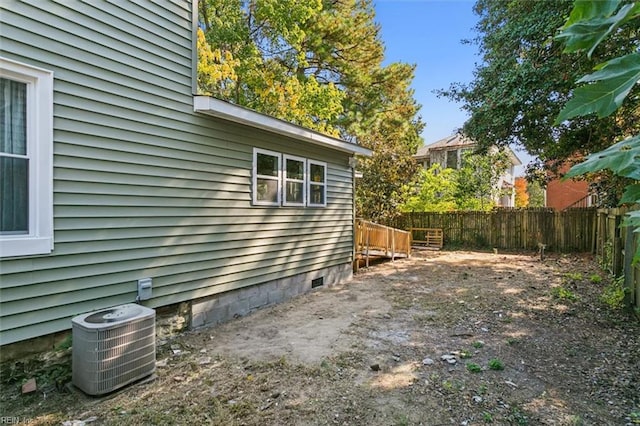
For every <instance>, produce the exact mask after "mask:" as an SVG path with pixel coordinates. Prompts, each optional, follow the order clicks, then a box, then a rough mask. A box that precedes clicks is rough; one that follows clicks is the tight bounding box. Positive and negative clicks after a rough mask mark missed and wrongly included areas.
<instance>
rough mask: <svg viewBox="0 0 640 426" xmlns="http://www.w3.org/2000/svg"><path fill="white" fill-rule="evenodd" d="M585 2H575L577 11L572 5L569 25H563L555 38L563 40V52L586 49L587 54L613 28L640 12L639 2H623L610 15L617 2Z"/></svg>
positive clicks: (588, 54) (590, 52)
mask: <svg viewBox="0 0 640 426" xmlns="http://www.w3.org/2000/svg"><path fill="white" fill-rule="evenodd" d="M584 3H585V2H580V3H579V4H576V7H577V8H578V11H577V12H576V13H575V16H574V12H575V11H576V9H575V7H574V11H572V13H571V16H570V18H569V21H568V22H567V24H569V22H572V24H571V25H568V26H567V25H565V27H563V30H562V32H561V33H560V34H558V35H557V36H556V38H558V39H561V40H564V42H565V49H564V52H577V51H581V50H586V51H587V56H588V57H591V54H592V53H593V51H594V50H595V48H596V47H597V46H598V44H600V42H601V41H602V40H603V39H604V38H605V37H606V36H607V35H609V34H610V33H611V32H612V31H613V30H615V29H616V28H618V27H619V26H620V25H622V24H624V23H625V22H627V21H629V20H631V19H634V18H636V17H638V15H639V14H640V3H639V4H636V3H630V4H625V5H624V6H622V7H621V8H620V10H619V11H618V13H616V14H615V15H613V16H610V14H611V13H613V11H615V7H614V6H616V7H617V4H618V3H619V2H615V1H611V0H609V1H603V2H590V3H594V4H592V5H588V6H587V5H586V4H584Z"/></svg>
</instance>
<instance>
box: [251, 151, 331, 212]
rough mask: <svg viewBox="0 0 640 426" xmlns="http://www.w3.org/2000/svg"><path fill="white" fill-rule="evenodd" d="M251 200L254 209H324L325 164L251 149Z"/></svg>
mask: <svg viewBox="0 0 640 426" xmlns="http://www.w3.org/2000/svg"><path fill="white" fill-rule="evenodd" d="M251 182H252V190H251V200H252V202H253V204H254V205H258V206H281V205H282V206H287V207H291V206H298V207H305V206H306V207H326V206H327V163H324V162H322V161H315V160H308V159H306V158H302V157H296V156H293V155H288V154H281V153H279V152H274V151H268V150H266V149H260V148H253V173H252V176H251Z"/></svg>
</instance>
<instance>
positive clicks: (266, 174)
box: [252, 148, 281, 206]
mask: <svg viewBox="0 0 640 426" xmlns="http://www.w3.org/2000/svg"><path fill="white" fill-rule="evenodd" d="M280 160H281V155H280V154H279V153H277V152H273V151H267V150H264V149H259V148H254V150H253V194H252V195H253V203H254V204H257V205H262V206H279V205H280V200H281V198H280V186H281V171H280Z"/></svg>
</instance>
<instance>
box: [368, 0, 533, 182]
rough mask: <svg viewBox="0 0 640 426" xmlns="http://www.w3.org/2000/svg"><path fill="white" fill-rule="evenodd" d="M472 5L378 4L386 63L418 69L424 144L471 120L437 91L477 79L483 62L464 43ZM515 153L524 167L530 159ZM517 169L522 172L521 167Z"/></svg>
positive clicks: (461, 0)
mask: <svg viewBox="0 0 640 426" xmlns="http://www.w3.org/2000/svg"><path fill="white" fill-rule="evenodd" d="M474 4H475V1H472V0H374V6H375V11H376V21H377V22H378V23H379V24H380V26H381V30H382V33H381V34H382V40H383V42H384V44H385V48H386V50H385V63H391V62H405V63H409V64H415V65H417V69H416V71H415V78H414V82H413V86H412V87H413V89H414V90H415V98H416V100H417V101H418V103H419V104H421V105H422V109H421V110H420V115H421V116H422V119H423V121H425V122H426V124H427V125H426V127H425V129H424V131H423V132H422V136H423V138H424V142H425V144H429V143H431V142H435V141H437V140H439V139H442V138H444V137H447V136H449V135H451V134H453V133H455V131H456V129H458V128H460V127H461V126H462V125H463V124H464V122H465V121H466V119H467V118H468V116H467V114H466V112H464V111H462V109H461V108H460V106H461V105H460V104H457V103H455V102H453V101H451V100H449V99H448V98H438V97H437V96H436V95H435V94H434V93H433V91H434V90H437V89H447V88H448V87H449V86H450V85H451V83H469V82H471V81H472V80H473V70H474V69H475V64H476V63H477V62H480V57H479V56H478V54H477V52H478V47H477V46H476V45H475V44H462V42H461V41H462V40H463V39H472V38H474V37H475V36H476V35H477V34H476V33H475V31H474V29H473V28H474V26H475V24H476V22H477V21H478V16H477V15H476V14H474V13H473V6H474ZM516 154H517V155H518V157H519V158H520V160H521V161H522V162H523V163H525V164H526V163H527V162H528V161H529V157H528V156H527V155H526V154H524V153H523V152H520V151H516ZM518 169H519V170H518V171H517V173H521V170H522V167H519V168H518Z"/></svg>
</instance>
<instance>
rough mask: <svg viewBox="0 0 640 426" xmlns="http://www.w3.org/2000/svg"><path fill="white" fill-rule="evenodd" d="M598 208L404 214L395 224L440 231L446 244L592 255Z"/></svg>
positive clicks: (403, 226) (399, 226) (398, 226)
mask: <svg viewBox="0 0 640 426" xmlns="http://www.w3.org/2000/svg"><path fill="white" fill-rule="evenodd" d="M595 223H596V209H595V208H576V209H568V210H566V211H555V210H553V209H548V208H535V209H496V210H493V211H490V212H470V211H469V212H446V213H436V212H413V213H404V214H402V215H401V216H400V217H399V218H398V219H396V221H395V222H394V223H393V226H395V227H396V228H400V229H411V228H440V229H442V231H443V236H444V244H445V245H450V246H466V247H485V248H489V247H491V248H498V249H511V250H520V249H522V250H537V249H538V248H539V245H540V244H544V245H545V246H546V250H551V251H558V252H575V251H577V252H592V251H593V249H594V247H595V246H594V239H595V231H596V228H595Z"/></svg>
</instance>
